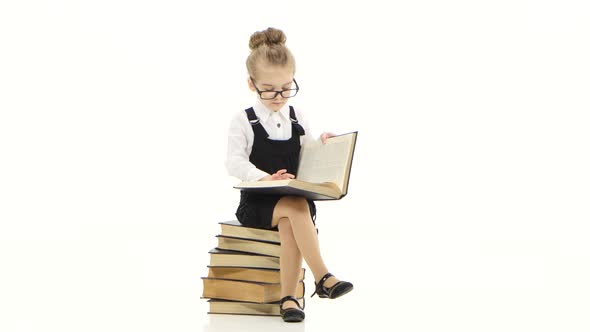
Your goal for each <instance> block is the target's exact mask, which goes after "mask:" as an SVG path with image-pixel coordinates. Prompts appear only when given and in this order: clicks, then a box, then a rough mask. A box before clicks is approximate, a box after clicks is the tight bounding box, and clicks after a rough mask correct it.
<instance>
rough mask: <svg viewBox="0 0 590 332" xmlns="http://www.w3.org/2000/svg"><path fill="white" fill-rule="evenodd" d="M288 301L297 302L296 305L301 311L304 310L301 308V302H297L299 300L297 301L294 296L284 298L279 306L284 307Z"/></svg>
mask: <svg viewBox="0 0 590 332" xmlns="http://www.w3.org/2000/svg"><path fill="white" fill-rule="evenodd" d="M287 301H293V302H295V304H296V305H297V306H298V307H299V309H301V310H303V308H302V307H301V305H300V304H299V301H297V299H296V298H294V297H293V296H291V295H287V296H285V297H283V298H282V299H281V301H280V302H279V306H280V307H283V303H285V302H287Z"/></svg>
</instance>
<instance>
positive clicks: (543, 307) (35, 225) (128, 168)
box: [0, 0, 590, 331]
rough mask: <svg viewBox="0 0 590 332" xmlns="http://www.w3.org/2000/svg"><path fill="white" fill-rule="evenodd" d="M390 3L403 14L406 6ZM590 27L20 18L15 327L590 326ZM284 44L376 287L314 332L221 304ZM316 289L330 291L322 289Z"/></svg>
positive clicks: (333, 226)
mask: <svg viewBox="0 0 590 332" xmlns="http://www.w3.org/2000/svg"><path fill="white" fill-rule="evenodd" d="M386 4H387V5H386ZM589 13H590V10H589V6H588V4H587V2H585V1H582V0H579V1H573V0H565V1H532V0H531V1H528V2H527V1H485V2H483V1H404V2H385V1H384V2H376V1H362V2H346V1H339V2H336V1H334V2H326V1H317V2H307V1H280V2H277V1H275V2H273V1H211V2H209V1H207V2H205V1H203V2H198V1H130V0H117V1H3V2H2V4H0V271H1V272H0V330H2V331H58V330H59V331H139V330H142V331H224V330H248V327H249V328H250V329H252V330H254V329H256V330H277V329H278V328H280V327H284V328H287V329H290V330H297V331H303V330H305V331H325V329H330V330H338V329H341V328H344V327H352V328H353V329H355V330H357V329H361V328H364V327H365V326H371V325H373V324H379V325H384V324H386V325H384V326H382V327H381V328H376V327H374V328H372V330H389V331H539V330H546V331H588V329H589V328H590V322H589V321H588V312H590V302H589V300H588V299H589V298H590V286H589V282H588V280H590V266H589V261H590V244H589V238H590V231H589V227H588V223H589V222H590V211H589V209H590V208H589V202H590V189H589V188H590V176H589V172H588V169H590V157H589V152H590V143H589V142H590V133H589V132H590V131H589V129H588V128H589V127H590V120H589V116H588V113H589V111H590V102H589V93H588V91H590V79H589V77H590V61H588V59H590V47H589V40H590V23H589V22H590V14H589ZM269 26H273V27H277V28H280V29H282V30H283V31H284V32H285V33H286V34H287V38H288V40H287V45H288V46H289V47H290V48H291V50H292V52H293V53H294V55H295V57H296V59H297V73H296V78H297V80H298V82H299V83H300V85H301V92H300V95H298V96H297V98H296V99H294V100H293V104H294V105H295V106H300V107H302V108H304V109H305V110H306V113H307V114H308V116H309V118H310V120H311V122H312V126H313V130H314V132H315V134H316V135H319V134H320V133H321V132H322V131H333V132H337V133H343V132H347V131H352V130H358V131H359V138H358V145H357V152H356V154H355V161H354V165H353V171H352V176H351V182H350V193H349V195H348V196H347V197H346V198H344V199H343V200H341V201H336V202H322V203H319V204H318V208H319V212H318V227H319V230H320V241H321V246H322V249H323V255H324V258H325V260H326V262H327V263H328V265H329V268H330V270H331V271H332V272H334V273H335V274H336V275H337V276H339V277H341V278H343V279H346V280H350V281H352V282H353V283H354V284H355V290H354V291H353V292H352V293H350V294H349V295H347V296H346V297H343V298H341V299H338V300H332V301H330V300H319V299H316V298H315V297H314V298H313V299H311V300H310V299H309V298H308V307H307V309H306V312H307V316H308V318H307V319H306V321H305V323H304V324H295V325H288V326H284V325H283V323H282V322H281V321H280V319H279V318H258V317H240V316H231V317H228V316H209V315H207V314H206V311H207V304H206V302H205V301H204V300H202V299H200V298H199V297H200V295H201V290H202V289H201V287H202V286H201V281H200V277H202V276H205V275H206V273H207V269H206V264H207V262H208V259H209V257H208V254H207V252H208V250H209V249H211V248H212V247H213V246H214V245H215V243H216V242H215V235H216V234H217V233H218V232H219V226H218V224H217V222H219V221H223V220H228V219H232V218H234V215H233V212H234V210H235V207H236V204H237V199H238V197H237V192H236V191H235V189H233V188H232V185H234V184H235V183H237V180H236V179H233V178H230V177H229V176H228V175H227V174H226V171H225V169H224V165H223V163H224V160H225V148H226V131H227V127H228V124H229V120H230V118H231V116H232V115H233V114H234V113H235V112H237V111H239V110H241V109H244V108H246V107H248V106H250V105H251V104H252V102H253V101H254V95H253V94H252V93H251V92H250V91H249V90H248V89H247V85H246V71H245V65H244V63H245V59H246V57H247V55H248V52H249V50H248V39H249V36H250V34H251V33H253V32H254V31H257V30H263V29H265V28H267V27H269ZM306 284H307V285H308V292H307V294H308V295H309V294H311V290H309V289H311V287H312V286H311V285H312V284H313V279H312V278H311V273H309V274H308V278H307V279H306Z"/></svg>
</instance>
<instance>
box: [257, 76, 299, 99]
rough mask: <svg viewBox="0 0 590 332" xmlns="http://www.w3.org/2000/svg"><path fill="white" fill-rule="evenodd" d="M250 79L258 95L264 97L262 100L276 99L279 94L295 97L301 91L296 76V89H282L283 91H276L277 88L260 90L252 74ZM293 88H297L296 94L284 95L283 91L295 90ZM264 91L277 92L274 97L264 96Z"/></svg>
mask: <svg viewBox="0 0 590 332" xmlns="http://www.w3.org/2000/svg"><path fill="white" fill-rule="evenodd" d="M250 80H251V81H252V85H253V86H254V89H256V92H257V93H258V96H259V97H260V99H262V100H273V99H275V98H276V97H277V96H278V95H281V97H283V98H293V97H295V96H296V95H297V93H298V92H299V84H297V81H296V80H295V78H293V83H295V89H286V90H281V91H276V90H264V91H260V90H259V89H258V87H257V86H256V83H255V81H254V78H252V76H250ZM293 90H295V94H294V95H292V96H288V97H285V96H283V92H285V91H293ZM263 92H266V93H269V92H274V93H275V95H274V96H273V97H272V98H262V93H263Z"/></svg>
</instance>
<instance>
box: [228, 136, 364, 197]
mask: <svg viewBox="0 0 590 332" xmlns="http://www.w3.org/2000/svg"><path fill="white" fill-rule="evenodd" d="M357 133H358V132H356V131H355V132H352V133H348V134H344V135H339V136H334V137H330V138H328V140H327V141H326V144H322V142H321V141H315V142H312V143H308V144H304V145H303V146H301V152H300V155H299V169H298V170H297V178H296V179H290V180H274V181H254V182H241V183H240V184H238V185H237V186H235V187H234V188H236V189H241V190H246V191H249V192H256V193H263V194H280V195H294V196H303V197H306V198H309V199H312V200H335V199H341V198H342V197H344V196H345V195H346V194H347V193H348V180H349V178H350V169H351V167H352V157H353V155H354V148H355V145H356V136H357Z"/></svg>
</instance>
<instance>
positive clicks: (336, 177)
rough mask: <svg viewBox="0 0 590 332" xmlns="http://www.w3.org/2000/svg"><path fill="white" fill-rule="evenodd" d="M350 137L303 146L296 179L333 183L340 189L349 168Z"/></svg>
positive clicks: (338, 137)
mask: <svg viewBox="0 0 590 332" xmlns="http://www.w3.org/2000/svg"><path fill="white" fill-rule="evenodd" d="M352 136H353V135H342V136H336V137H332V138H330V139H328V141H327V143H326V144H322V142H321V141H316V142H313V143H309V144H306V145H303V146H302V147H301V157H300V160H299V170H298V172H297V179H299V180H301V181H306V182H312V183H322V182H333V183H335V184H336V185H338V187H339V188H340V189H342V188H343V187H344V182H345V181H346V179H345V177H346V171H347V169H348V167H349V166H350V165H349V161H350V151H351V143H352V142H353V140H352V138H353V137H352Z"/></svg>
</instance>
